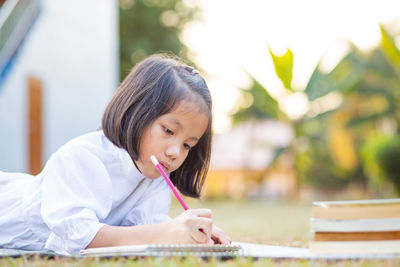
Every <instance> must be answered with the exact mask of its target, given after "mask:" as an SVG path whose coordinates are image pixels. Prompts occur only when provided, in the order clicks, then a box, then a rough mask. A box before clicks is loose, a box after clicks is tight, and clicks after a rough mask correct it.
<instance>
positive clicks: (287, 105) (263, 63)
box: [183, 0, 400, 133]
mask: <svg viewBox="0 0 400 267" xmlns="http://www.w3.org/2000/svg"><path fill="white" fill-rule="evenodd" d="M186 1H187V2H188V3H189V2H190V3H193V1H195V2H196V3H197V4H199V5H200V7H201V8H202V9H203V18H202V20H201V21H195V22H191V23H190V24H188V25H187V27H186V29H185V31H184V33H183V41H184V42H185V43H186V45H187V46H188V47H189V48H190V49H191V51H192V57H193V60H194V61H195V62H196V63H197V64H198V65H199V66H200V67H201V68H202V69H204V70H205V72H206V79H207V83H208V85H209V88H210V90H211V94H212V97H213V103H214V131H215V132H216V133H222V132H226V131H228V130H229V129H230V127H231V126H230V120H229V114H230V113H231V112H232V111H233V110H234V109H235V107H237V101H238V98H239V91H238V88H245V87H246V86H248V84H249V79H248V77H247V75H246V74H245V71H244V70H246V71H248V72H249V73H251V74H252V75H253V76H254V77H255V78H256V79H257V80H259V81H260V82H261V83H262V84H263V85H264V86H265V87H266V88H267V89H268V90H269V92H270V93H271V94H272V95H273V96H276V97H278V98H279V99H280V102H281V103H280V104H281V105H282V108H283V109H284V110H285V111H286V112H287V113H288V114H289V116H291V117H293V118H296V117H298V116H300V115H301V114H302V113H304V112H305V111H306V109H307V106H306V103H305V102H306V100H305V99H304V95H303V94H301V93H300V94H296V95H294V96H290V97H286V96H285V95H284V89H283V86H282V84H281V83H280V81H279V79H278V78H277V77H276V76H275V74H274V69H273V65H272V62H271V58H270V55H269V52H268V47H271V49H272V50H273V51H274V53H276V54H283V53H284V52H285V51H286V49H288V48H290V49H291V50H292V52H293V55H294V69H293V82H292V84H293V87H294V88H295V89H298V90H300V91H301V90H302V89H304V88H305V86H306V84H307V81H308V79H309V78H310V76H311V73H312V71H313V70H314V68H315V66H316V65H317V64H318V62H319V61H320V60H321V68H322V69H323V70H324V71H329V70H331V69H332V67H333V66H335V64H336V63H337V62H338V61H339V60H340V58H341V57H342V56H343V55H344V54H345V53H346V51H347V49H348V44H347V42H346V40H349V41H351V42H353V43H354V44H355V45H356V46H357V47H359V48H360V49H361V50H368V49H371V48H372V47H374V46H376V45H377V44H378V42H379V39H380V31H379V24H380V23H383V24H384V25H385V24H396V25H399V26H400V12H399V10H400V1H399V0H380V1H370V0H335V1H331V0H329V1H327V0H326V1H324V0H303V1H296V0H279V1H269V0H246V1H245V0H186ZM396 41H397V44H398V45H399V46H400V40H396Z"/></svg>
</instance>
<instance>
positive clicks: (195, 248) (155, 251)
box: [147, 244, 242, 257]
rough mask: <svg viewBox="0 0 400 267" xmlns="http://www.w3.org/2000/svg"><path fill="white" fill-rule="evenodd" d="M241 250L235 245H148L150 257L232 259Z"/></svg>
mask: <svg viewBox="0 0 400 267" xmlns="http://www.w3.org/2000/svg"><path fill="white" fill-rule="evenodd" d="M241 250H242V248H241V247H240V246H237V245H221V244H217V245H206V244H173V245H149V247H148V248H147V251H148V253H149V254H150V255H151V256H178V257H179V256H189V255H193V256H200V257H233V256H238V255H240V252H241Z"/></svg>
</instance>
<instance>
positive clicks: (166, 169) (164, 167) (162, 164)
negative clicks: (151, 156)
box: [160, 161, 169, 172]
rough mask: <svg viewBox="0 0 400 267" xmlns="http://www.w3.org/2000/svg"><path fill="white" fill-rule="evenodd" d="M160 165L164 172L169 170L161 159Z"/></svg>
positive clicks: (167, 165)
mask: <svg viewBox="0 0 400 267" xmlns="http://www.w3.org/2000/svg"><path fill="white" fill-rule="evenodd" d="M160 165H161V167H162V168H163V169H164V171H165V172H168V171H169V164H168V163H166V162H163V161H160Z"/></svg>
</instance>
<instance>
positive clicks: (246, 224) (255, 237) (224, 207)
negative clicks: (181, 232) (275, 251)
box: [0, 200, 400, 267]
mask: <svg viewBox="0 0 400 267" xmlns="http://www.w3.org/2000/svg"><path fill="white" fill-rule="evenodd" d="M188 205H189V206H190V207H191V208H203V207H204V208H210V209H212V211H213V220H214V222H215V224H216V225H218V226H219V227H220V228H222V229H223V230H224V231H225V232H226V233H227V234H228V235H230V236H231V238H232V240H234V241H243V242H256V243H264V244H273V245H282V246H295V247H306V246H307V242H308V240H310V239H311V238H312V235H311V233H310V228H309V218H310V214H311V205H310V204H309V203H296V202H272V201H222V200H220V201H217V200H215V201H194V200H191V201H188ZM180 212H182V207H180V206H179V203H177V201H175V200H174V201H173V204H172V208H171V212H170V216H171V217H174V216H176V215H178V214H179V213H180ZM199 265H201V266H224V267H225V266H226V267H228V266H302V267H308V266H312V267H314V266H343V267H344V266H363V267H370V266H386V267H391V266H400V260H386V261H383V260H380V261H378V260H376V261H367V260H360V261H330V262H327V261H306V260H270V259H259V260H252V259H246V258H238V259H232V260H225V261H221V260H215V259H211V260H208V261H205V260H202V259H199V258H196V257H187V258H183V259H182V258H143V259H127V258H115V259H107V260H101V259H94V258H86V259H70V258H58V259H57V258H56V259H42V258H38V257H34V258H24V257H20V258H2V259H0V266H48V267H50V266H51V267H53V266H85V267H92V266H93V267H97V266H110V267H117V266H171V267H172V266H199Z"/></svg>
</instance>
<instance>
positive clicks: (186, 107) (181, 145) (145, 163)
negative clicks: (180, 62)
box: [135, 101, 208, 178]
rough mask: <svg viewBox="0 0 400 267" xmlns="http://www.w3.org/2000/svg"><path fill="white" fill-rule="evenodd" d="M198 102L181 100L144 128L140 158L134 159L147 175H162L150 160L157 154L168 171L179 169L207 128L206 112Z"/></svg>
mask: <svg viewBox="0 0 400 267" xmlns="http://www.w3.org/2000/svg"><path fill="white" fill-rule="evenodd" d="M194 105H197V103H194V102H190V101H182V102H181V103H180V104H179V105H178V107H177V108H176V109H174V110H173V111H172V112H170V113H167V114H164V115H162V116H160V117H158V118H157V119H156V120H155V121H154V123H153V124H151V125H149V126H148V127H147V128H146V129H145V130H144V132H143V135H142V140H141V143H140V149H139V159H138V160H137V161H135V163H136V165H137V166H138V168H139V170H140V171H141V172H142V174H144V175H145V176H146V177H148V178H157V177H160V173H159V172H158V170H157V169H156V167H155V166H154V165H153V163H152V161H151V160H150V156H151V155H154V156H156V158H157V159H158V161H159V162H160V164H161V166H162V167H163V169H164V171H165V172H166V173H171V172H173V171H175V170H176V169H178V168H179V167H180V166H181V165H182V163H183V162H184V160H185V159H186V157H187V155H188V153H190V152H189V151H190V149H191V148H192V147H194V146H195V145H196V144H197V142H198V141H199V139H200V138H201V136H202V135H203V134H204V132H205V131H206V129H207V125H208V116H207V114H205V113H203V112H201V111H198V110H197V109H196V108H195V109H193V106H194Z"/></svg>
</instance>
